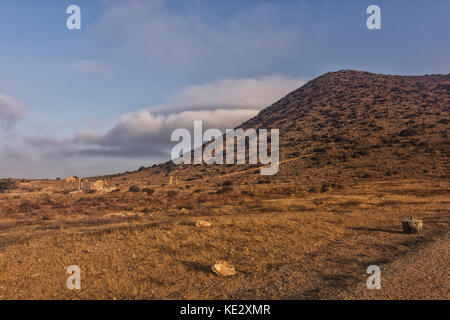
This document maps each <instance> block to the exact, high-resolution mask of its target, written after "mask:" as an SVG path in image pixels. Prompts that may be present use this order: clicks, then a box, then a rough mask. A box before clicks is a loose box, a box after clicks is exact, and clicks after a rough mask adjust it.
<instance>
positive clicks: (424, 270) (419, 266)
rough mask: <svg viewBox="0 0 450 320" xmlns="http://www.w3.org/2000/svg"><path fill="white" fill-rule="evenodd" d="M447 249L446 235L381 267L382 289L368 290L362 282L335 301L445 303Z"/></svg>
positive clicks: (448, 283) (448, 295)
mask: <svg viewBox="0 0 450 320" xmlns="http://www.w3.org/2000/svg"><path fill="white" fill-rule="evenodd" d="M449 248H450V239H449V235H448V234H447V235H445V236H443V237H440V238H439V239H436V241H433V242H431V243H429V244H428V245H426V246H425V247H423V248H420V249H418V250H416V251H413V252H411V253H409V254H407V255H405V256H402V257H400V258H399V259H397V260H395V261H393V262H391V263H389V264H387V265H385V266H382V265H380V266H379V267H380V269H381V289H379V290H376V289H375V290H368V289H367V287H366V284H365V283H361V285H358V286H357V287H354V288H352V289H350V290H348V291H346V292H342V293H340V294H339V295H338V297H337V298H338V299H405V300H411V299H439V300H442V299H444V300H447V299H449V298H450V292H449V291H450V281H449V273H448V270H449V268H448V266H449V255H448V254H449ZM368 276H369V275H368ZM368 276H367V277H368Z"/></svg>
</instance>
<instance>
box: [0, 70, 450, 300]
mask: <svg viewBox="0 0 450 320" xmlns="http://www.w3.org/2000/svg"><path fill="white" fill-rule="evenodd" d="M449 92H450V76H449V75H432V76H423V77H401V76H384V75H374V74H369V73H366V72H355V71H341V72H337V73H330V74H326V75H324V76H322V77H319V78H317V79H315V80H313V81H311V82H309V83H308V84H306V85H305V86H303V87H302V88H300V89H298V90H296V91H294V92H293V93H291V94H289V95H288V96H287V97H285V98H283V99H282V100H280V101H278V102H277V103H275V104H274V105H272V106H270V107H269V108H267V109H265V110H263V111H262V112H261V113H260V114H259V115H258V116H257V117H255V118H253V119H250V120H249V121H248V122H246V123H244V124H243V125H242V127H244V128H249V127H254V128H279V129H280V156H281V159H280V160H281V165H280V171H279V173H278V174H277V175H275V176H261V175H260V174H259V173H260V170H259V169H258V168H257V167H256V166H250V165H182V166H175V165H173V164H171V163H165V164H161V165H157V166H153V167H149V168H146V167H142V168H140V169H139V170H138V171H135V172H126V173H122V174H117V175H110V176H105V177H93V178H90V179H89V180H90V181H95V180H98V179H102V180H104V181H105V183H106V185H107V189H105V190H107V191H98V192H94V191H92V192H74V190H76V188H74V185H73V184H70V183H67V182H65V181H64V180H25V179H24V180H13V179H4V180H1V181H0V299H44V298H45V299H335V298H336V299H371V298H389V299H402V298H408V299H418V298H428V299H431V298H435V299H448V298H449V289H450V283H449V278H448V272H447V271H448V262H449V261H448V249H449V248H450V245H449V244H450V242H449V239H448V232H449V225H448V222H449V216H450V214H449V213H450V210H449V208H450V206H449V204H450V197H449V195H450V182H449V181H450V180H449V167H450V166H449V161H448V156H449V154H450V152H449V150H450V148H449V139H448V129H449V125H448V124H449V118H450V117H449V105H450V99H449ZM171 177H176V181H177V183H175V182H174V181H175V180H172V178H171ZM171 181H172V182H173V183H170V182H171ZM411 216H413V217H415V218H418V219H421V220H423V223H424V232H423V233H422V234H420V235H416V234H404V233H403V232H402V224H401V221H402V220H404V219H407V218H409V217H411ZM199 220H205V221H208V222H210V223H211V224H212V225H211V226H210V227H197V226H196V225H195V224H196V222H197V221H199ZM217 260H226V261H229V262H230V263H232V264H233V265H234V266H235V269H236V275H235V276H232V277H220V276H217V275H215V274H214V273H213V272H212V271H211V266H212V265H213V263H214V262H215V261H217ZM373 264H375V265H378V266H379V267H380V268H381V271H382V289H381V290H373V291H371V292H368V290H367V288H366V287H365V285H366V279H367V277H368V275H367V274H366V269H367V267H368V266H370V265H373ZM69 265H78V266H79V267H80V268H81V272H82V288H81V290H79V291H77V290H74V291H71V290H69V289H67V287H66V279H67V277H68V275H67V274H66V268H67V267H68V266H69ZM415 279H417V281H415Z"/></svg>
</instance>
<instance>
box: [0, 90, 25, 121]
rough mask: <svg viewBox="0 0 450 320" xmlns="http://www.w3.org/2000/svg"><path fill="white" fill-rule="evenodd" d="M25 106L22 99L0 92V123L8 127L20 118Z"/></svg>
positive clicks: (23, 113)
mask: <svg viewBox="0 0 450 320" xmlns="http://www.w3.org/2000/svg"><path fill="white" fill-rule="evenodd" d="M26 112H27V108H26V107H25V104H24V103H23V102H22V101H19V100H16V99H14V98H12V97H10V96H7V95H5V94H1V93H0V123H1V124H2V125H4V126H6V127H9V126H10V125H12V124H13V123H14V122H16V121H17V120H19V119H20V118H22V117H23V116H24V115H25V114H26Z"/></svg>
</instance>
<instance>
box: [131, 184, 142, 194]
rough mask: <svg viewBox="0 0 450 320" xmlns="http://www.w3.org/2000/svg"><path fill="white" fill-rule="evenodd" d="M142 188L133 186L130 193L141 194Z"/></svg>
mask: <svg viewBox="0 0 450 320" xmlns="http://www.w3.org/2000/svg"><path fill="white" fill-rule="evenodd" d="M140 191H141V188H139V187H138V186H135V185H132V186H130V192H140Z"/></svg>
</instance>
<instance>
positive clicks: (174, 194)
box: [167, 190, 178, 198]
mask: <svg viewBox="0 0 450 320" xmlns="http://www.w3.org/2000/svg"><path fill="white" fill-rule="evenodd" d="M177 194H178V191H175V190H170V191H169V192H167V196H168V197H169V198H172V197H175V196H176V195H177Z"/></svg>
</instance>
